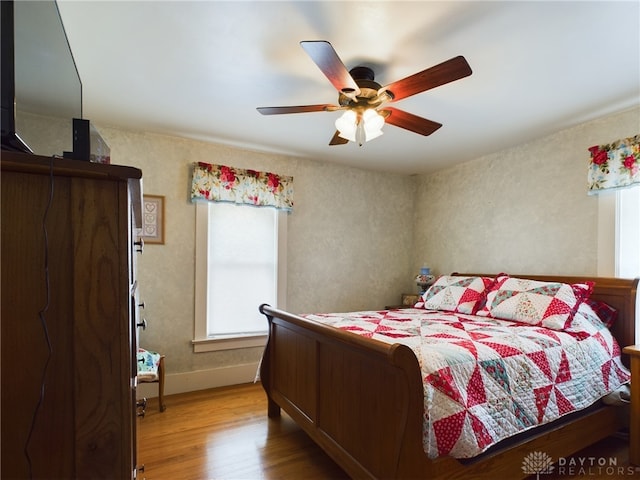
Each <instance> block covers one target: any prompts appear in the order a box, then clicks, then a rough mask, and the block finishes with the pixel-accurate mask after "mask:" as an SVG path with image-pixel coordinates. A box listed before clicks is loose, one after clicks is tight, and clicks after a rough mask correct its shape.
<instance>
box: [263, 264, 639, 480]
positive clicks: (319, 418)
mask: <svg viewBox="0 0 640 480" xmlns="http://www.w3.org/2000/svg"><path fill="white" fill-rule="evenodd" d="M460 275H462V274H460ZM465 275H473V276H476V275H486V276H491V275H487V274H465ZM513 276H514V277H521V278H531V279H535V280H544V281H559V282H564V283H576V282H579V281H584V280H594V281H595V282H596V285H595V288H594V292H593V294H592V298H597V299H600V300H603V301H605V302H607V303H608V304H609V305H611V306H613V307H615V308H616V309H617V310H618V312H619V317H618V320H617V322H616V323H615V325H614V326H613V328H612V331H613V334H614V336H615V337H616V339H617V340H618V342H619V343H620V346H621V347H624V346H627V345H633V344H634V341H635V315H636V291H637V288H638V279H635V280H623V279H614V278H586V277H571V276H542V275H513ZM260 311H261V312H262V313H263V314H264V315H265V316H266V317H267V319H268V320H269V340H268V342H267V345H266V348H265V352H264V356H263V359H262V364H261V368H260V376H261V381H262V385H263V387H264V389H265V391H266V393H267V397H268V415H269V417H270V418H277V417H279V416H280V409H281V408H282V409H284V410H285V412H287V414H288V415H290V416H291V417H292V418H293V419H294V420H295V421H296V422H297V423H298V424H299V425H300V426H301V427H302V428H303V429H304V430H305V431H306V432H307V434H308V435H309V436H310V437H311V438H312V439H313V440H314V441H315V442H316V443H317V444H318V445H319V446H320V447H321V448H322V449H323V450H324V451H325V452H326V453H327V454H328V455H329V456H330V457H331V458H333V460H335V461H336V463H338V464H339V465H340V466H341V467H342V468H343V469H344V470H345V472H346V473H347V474H349V475H350V476H351V477H353V478H403V479H406V478H422V479H434V478H447V479H454V478H473V479H485V478H486V479H492V480H493V479H495V478H510V479H515V478H521V477H526V476H527V474H525V473H524V472H523V468H522V466H523V460H524V458H525V457H526V456H527V455H528V454H530V453H532V452H544V453H545V454H547V455H549V456H550V457H552V459H553V460H554V461H557V460H558V458H560V457H568V456H569V455H571V454H573V453H575V452H577V451H578V450H580V449H582V448H584V447H586V446H588V445H591V444H593V443H595V442H597V441H599V440H600V439H602V438H605V437H607V436H609V435H611V434H613V433H615V432H616V431H618V430H619V429H620V428H622V427H623V426H626V425H624V420H623V418H624V416H623V415H620V408H619V407H609V406H605V405H601V406H597V408H595V409H589V410H588V411H587V412H586V413H583V414H581V415H578V416H576V415H575V414H574V415H571V416H569V417H570V419H561V420H563V421H562V423H561V424H557V423H556V424H553V426H552V427H550V428H547V429H545V430H544V431H542V432H541V433H536V434H534V435H528V436H527V437H526V438H525V439H520V440H516V441H510V442H509V445H508V446H502V447H501V444H498V446H497V447H499V448H492V449H491V450H490V451H489V452H485V453H483V454H482V455H481V456H480V457H478V458H476V459H472V461H470V462H467V461H465V462H464V463H463V462H461V461H458V460H456V459H454V458H451V457H443V458H438V459H435V460H430V459H429V458H428V457H427V455H426V454H425V452H424V450H423V446H422V425H423V420H422V418H423V408H424V403H423V386H422V380H421V373H420V367H419V365H418V361H417V359H416V357H415V355H414V353H413V351H412V350H411V349H410V348H409V347H407V346H405V345H400V344H395V345H389V344H385V343H383V342H380V341H376V340H372V339H368V338H365V337H362V336H358V335H354V334H352V333H348V332H345V331H342V330H339V329H336V328H333V327H330V326H326V325H322V324H320V323H317V322H314V321H310V320H306V319H304V318H302V317H300V316H297V315H295V314H292V313H288V312H285V311H282V310H278V309H275V308H272V307H270V306H268V305H262V306H260ZM624 361H625V363H626V364H627V365H628V358H626V356H625V358H624ZM372 419H375V420H374V421H372ZM500 447H501V448H500ZM529 473H535V472H529Z"/></svg>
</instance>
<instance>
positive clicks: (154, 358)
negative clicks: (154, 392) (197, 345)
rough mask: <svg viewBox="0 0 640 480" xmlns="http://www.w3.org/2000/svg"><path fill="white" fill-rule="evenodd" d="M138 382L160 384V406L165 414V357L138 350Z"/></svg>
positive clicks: (141, 349)
mask: <svg viewBox="0 0 640 480" xmlns="http://www.w3.org/2000/svg"><path fill="white" fill-rule="evenodd" d="M138 382H140V383H157V384H158V406H159V408H160V411H161V412H164V411H165V410H166V409H167V406H166V405H165V403H164V355H162V354H160V353H157V352H152V351H150V350H145V349H144V348H138Z"/></svg>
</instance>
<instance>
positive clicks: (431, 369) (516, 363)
mask: <svg viewBox="0 0 640 480" xmlns="http://www.w3.org/2000/svg"><path fill="white" fill-rule="evenodd" d="M305 317H306V318H308V319H311V320H315V321H318V322H321V323H324V324H328V325H332V326H335V327H337V328H341V329H344V330H349V331H351V332H353V333H356V334H359V335H363V336H366V337H370V338H374V339H377V340H381V341H384V342H387V343H403V344H406V345H407V346H409V347H411V348H412V349H413V351H414V352H415V355H416V357H417V358H418V361H419V362H420V366H421V369H422V376H423V380H424V399H425V400H424V402H425V405H424V407H425V422H424V427H423V443H424V449H425V452H426V453H427V454H428V456H429V457H430V458H435V457H438V456H444V455H450V456H453V457H456V458H470V457H474V456H476V455H478V454H479V453H481V452H483V451H484V450H486V449H487V448H489V447H490V446H492V445H494V444H495V443H497V442H499V441H500V440H503V439H505V438H507V437H510V436H512V435H515V434H517V433H520V432H522V431H524V430H528V429H530V428H533V427H535V426H537V425H541V424H544V423H548V422H551V421H553V420H555V419H557V418H559V417H561V416H563V415H566V414H568V413H571V412H574V411H577V410H580V409H583V408H586V407H588V406H590V405H592V404H593V403H595V402H596V401H598V400H599V399H600V398H602V397H603V396H605V395H606V394H608V393H610V392H611V391H613V390H615V389H616V388H618V387H619V386H620V385H622V384H624V383H626V382H628V381H629V379H630V374H629V371H628V370H627V369H626V368H625V367H624V366H623V365H622V363H621V361H620V347H619V346H618V344H617V343H616V341H615V340H614V338H613V337H612V335H611V334H610V332H609V331H608V329H607V328H606V327H605V326H604V325H603V324H601V323H599V322H593V321H589V320H588V319H587V318H586V317H581V316H579V315H578V316H576V318H575V319H574V321H573V322H572V325H571V327H570V328H569V329H565V330H564V331H558V330H550V329H547V328H543V327H541V326H531V325H527V324H524V323H519V322H512V321H508V320H500V319H495V318H486V317H477V316H473V315H466V314H460V313H454V312H445V311H431V310H424V309H418V308H411V309H402V310H389V311H387V310H385V311H367V312H352V313H332V314H316V315H305Z"/></svg>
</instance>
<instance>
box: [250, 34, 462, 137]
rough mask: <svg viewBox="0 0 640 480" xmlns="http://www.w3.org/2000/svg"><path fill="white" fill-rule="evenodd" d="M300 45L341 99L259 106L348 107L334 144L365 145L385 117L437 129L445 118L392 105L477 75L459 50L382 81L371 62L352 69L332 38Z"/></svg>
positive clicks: (416, 128)
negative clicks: (395, 78) (335, 102)
mask: <svg viewBox="0 0 640 480" xmlns="http://www.w3.org/2000/svg"><path fill="white" fill-rule="evenodd" d="M300 45H301V46H302V48H304V50H305V51H306V52H307V54H308V55H309V56H310V57H311V59H312V60H313V61H314V62H315V64H316V65H317V66H318V67H319V68H320V70H321V71H322V73H324V74H325V76H326V77H327V78H328V79H329V81H330V82H331V83H332V84H333V86H334V87H335V88H336V90H338V105H331V104H321V105H299V106H290V107H286V106H283V107H258V109H257V110H258V112H260V113H261V114H263V115H280V114H285V113H307V112H333V111H336V110H344V111H345V113H344V114H343V115H342V116H341V117H340V118H338V119H337V120H336V128H337V131H336V133H335V134H334V136H333V138H332V139H331V141H330V142H329V145H343V144H345V143H348V142H349V141H352V142H356V143H358V145H360V146H362V145H363V144H364V142H366V141H369V140H372V139H374V138H376V137H378V136H380V135H382V126H383V125H384V124H385V122H386V123H390V124H391V125H395V126H396V127H400V128H404V129H406V130H410V131H412V132H415V133H418V134H420V135H431V134H432V133H433V132H435V131H436V130H437V129H439V128H440V127H441V126H442V124H441V123H437V122H434V121H431V120H427V119H426V118H422V117H419V116H417V115H413V114H411V113H408V112H405V111H404V110H400V109H398V108H394V107H389V106H386V105H387V104H388V103H391V102H396V101H398V100H402V99H403V98H407V97H409V96H411V95H415V94H416V93H421V92H424V91H426V90H430V89H432V88H435V87H439V86H440V85H444V84H446V83H450V82H453V81H455V80H459V79H461V78H464V77H467V76H469V75H471V67H470V66H469V64H468V63H467V61H466V60H465V58H464V57H462V56H458V57H454V58H451V59H450V60H447V61H445V62H443V63H440V64H438V65H436V66H434V67H430V68H427V69H426V70H423V71H421V72H418V73H416V74H414V75H411V76H409V77H406V78H403V79H402V80H398V81H396V82H393V83H390V84H389V85H385V86H381V85H380V84H379V83H377V82H375V81H374V73H373V70H371V69H370V68H369V67H364V66H358V67H354V68H352V69H351V70H349V71H348V70H347V68H346V67H345V65H344V63H342V60H340V57H338V54H337V53H336V51H335V50H334V48H333V46H332V45H331V44H330V43H329V42H327V41H324V40H313V41H302V42H300Z"/></svg>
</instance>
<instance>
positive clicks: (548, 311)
mask: <svg viewBox="0 0 640 480" xmlns="http://www.w3.org/2000/svg"><path fill="white" fill-rule="evenodd" d="M593 285H594V283H593V282H584V283H575V284H571V285H570V284H567V283H560V282H543V281H538V280H528V279H524V278H513V277H509V276H507V275H504V276H499V277H497V278H496V281H495V283H494V284H493V287H492V288H491V291H490V292H488V293H487V303H486V305H485V306H484V307H483V308H482V310H480V311H479V312H478V313H477V314H478V315H479V316H486V317H493V318H499V319H502V320H512V321H516V322H523V323H528V324H530V325H541V326H543V327H546V328H551V329H554V330H563V329H564V328H565V327H566V326H568V325H569V323H570V322H571V320H572V319H573V317H574V315H575V313H576V311H577V310H578V307H579V306H580V304H581V303H583V302H584V301H585V300H586V299H587V298H588V297H589V295H590V294H591V291H592V290H593Z"/></svg>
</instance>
